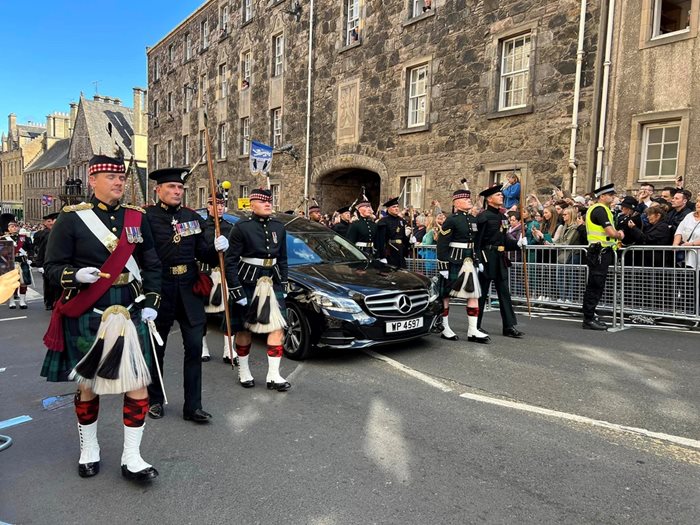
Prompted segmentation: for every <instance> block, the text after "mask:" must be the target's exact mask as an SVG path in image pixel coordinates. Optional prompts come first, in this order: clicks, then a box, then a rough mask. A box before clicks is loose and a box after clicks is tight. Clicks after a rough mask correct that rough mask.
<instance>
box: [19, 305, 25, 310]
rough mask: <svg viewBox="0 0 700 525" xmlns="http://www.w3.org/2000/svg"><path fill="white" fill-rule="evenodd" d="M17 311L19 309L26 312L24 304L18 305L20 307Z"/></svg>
mask: <svg viewBox="0 0 700 525" xmlns="http://www.w3.org/2000/svg"><path fill="white" fill-rule="evenodd" d="M19 309H20V310H26V309H27V305H26V304H20V305H19Z"/></svg>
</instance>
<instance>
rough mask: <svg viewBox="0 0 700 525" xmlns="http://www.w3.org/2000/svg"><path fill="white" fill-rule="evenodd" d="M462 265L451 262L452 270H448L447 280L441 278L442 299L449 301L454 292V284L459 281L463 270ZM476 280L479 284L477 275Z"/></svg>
mask: <svg viewBox="0 0 700 525" xmlns="http://www.w3.org/2000/svg"><path fill="white" fill-rule="evenodd" d="M462 264H464V263H463V262H459V263H457V262H454V261H450V269H449V270H448V274H447V275H448V278H447V279H445V278H444V277H440V297H441V298H442V299H447V298H449V297H450V292H451V291H452V284H453V283H454V282H455V281H456V280H457V278H458V277H459V271H460V270H461V269H462ZM474 279H477V282H478V277H477V276H476V275H475V276H474Z"/></svg>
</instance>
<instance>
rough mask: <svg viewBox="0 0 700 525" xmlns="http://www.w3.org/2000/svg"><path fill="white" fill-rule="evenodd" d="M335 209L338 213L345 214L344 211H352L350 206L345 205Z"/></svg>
mask: <svg viewBox="0 0 700 525" xmlns="http://www.w3.org/2000/svg"><path fill="white" fill-rule="evenodd" d="M335 211H336V212H337V213H340V214H343V213H346V212H348V211H350V206H343V207H342V208H338V209H337V210H335Z"/></svg>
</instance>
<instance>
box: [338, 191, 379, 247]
mask: <svg viewBox="0 0 700 525" xmlns="http://www.w3.org/2000/svg"><path fill="white" fill-rule="evenodd" d="M366 206H371V204H370V203H369V201H368V200H367V199H365V198H362V199H359V201H358V202H357V204H355V209H356V210H359V208H361V207H366ZM358 215H359V211H358ZM347 240H348V241H350V242H351V243H352V244H354V245H355V247H356V248H357V249H358V250H360V251H361V252H362V253H364V254H365V256H366V257H367V258H368V259H375V258H379V259H381V258H382V257H383V254H384V228H381V229H380V228H379V227H378V226H377V223H376V222H374V220H373V219H372V217H371V216H370V217H362V216H361V215H359V217H358V219H357V220H356V221H355V222H353V223H351V224H350V227H349V228H348V235H347Z"/></svg>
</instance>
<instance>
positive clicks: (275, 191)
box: [270, 184, 280, 211]
mask: <svg viewBox="0 0 700 525" xmlns="http://www.w3.org/2000/svg"><path fill="white" fill-rule="evenodd" d="M270 193H272V209H273V210H275V211H279V209H280V185H279V184H270Z"/></svg>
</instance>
